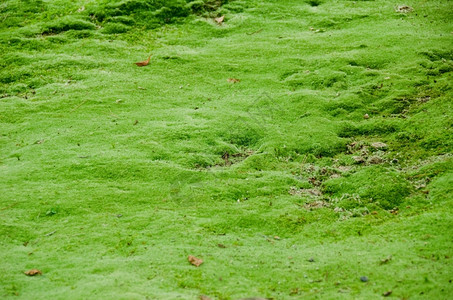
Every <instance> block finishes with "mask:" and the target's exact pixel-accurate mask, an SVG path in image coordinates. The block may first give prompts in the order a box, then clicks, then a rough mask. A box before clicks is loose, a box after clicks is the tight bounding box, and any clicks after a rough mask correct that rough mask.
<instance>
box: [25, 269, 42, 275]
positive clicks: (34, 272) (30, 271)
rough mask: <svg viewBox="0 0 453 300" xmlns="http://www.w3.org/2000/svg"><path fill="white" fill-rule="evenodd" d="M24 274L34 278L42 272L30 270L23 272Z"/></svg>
mask: <svg viewBox="0 0 453 300" xmlns="http://www.w3.org/2000/svg"><path fill="white" fill-rule="evenodd" d="M24 274H25V275H27V276H36V275H42V272H41V271H40V270H38V269H31V270H28V271H27V272H24Z"/></svg>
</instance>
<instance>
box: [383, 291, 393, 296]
mask: <svg viewBox="0 0 453 300" xmlns="http://www.w3.org/2000/svg"><path fill="white" fill-rule="evenodd" d="M391 294H392V291H387V292H385V293H384V294H382V296H384V297H388V296H390V295H391Z"/></svg>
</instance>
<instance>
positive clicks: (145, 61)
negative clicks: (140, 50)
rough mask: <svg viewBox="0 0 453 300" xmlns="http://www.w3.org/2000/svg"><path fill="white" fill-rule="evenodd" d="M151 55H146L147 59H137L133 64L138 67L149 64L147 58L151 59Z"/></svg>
mask: <svg viewBox="0 0 453 300" xmlns="http://www.w3.org/2000/svg"><path fill="white" fill-rule="evenodd" d="M151 56H152V54H151V55H150V56H149V57H148V59H147V60H144V61H139V62H136V63H135V64H136V65H137V66H139V67H144V66H147V65H148V64H149V60H150V59H151Z"/></svg>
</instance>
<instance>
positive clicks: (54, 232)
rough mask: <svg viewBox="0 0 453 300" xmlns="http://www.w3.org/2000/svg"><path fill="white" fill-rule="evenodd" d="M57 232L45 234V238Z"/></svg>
mask: <svg viewBox="0 0 453 300" xmlns="http://www.w3.org/2000/svg"><path fill="white" fill-rule="evenodd" d="M55 232H57V231H56V230H54V231H52V232H49V233H48V234H45V235H44V236H51V235H52V234H54V233H55Z"/></svg>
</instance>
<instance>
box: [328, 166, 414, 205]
mask: <svg viewBox="0 0 453 300" xmlns="http://www.w3.org/2000/svg"><path fill="white" fill-rule="evenodd" d="M323 188H324V191H325V192H326V193H328V194H329V195H331V196H333V197H342V195H344V194H351V195H352V194H357V195H358V196H359V197H360V199H359V200H357V199H355V198H347V199H342V200H341V202H342V203H341V204H342V205H344V206H345V208H353V207H356V206H357V205H359V204H360V203H361V201H364V202H365V203H368V202H371V203H375V204H377V205H378V206H380V207H382V208H384V209H391V208H394V207H396V206H398V205H400V204H401V202H402V201H403V200H404V198H405V197H407V196H408V195H409V193H410V191H411V187H410V184H409V183H408V182H407V181H406V180H405V179H404V177H403V176H401V175H400V174H398V173H397V172H395V171H393V170H390V169H387V168H384V167H381V166H371V167H367V168H364V169H362V170H360V171H358V172H356V173H354V174H351V175H349V176H347V177H344V178H336V179H330V180H328V181H326V182H325V183H324V185H323ZM351 201H352V202H351Z"/></svg>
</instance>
